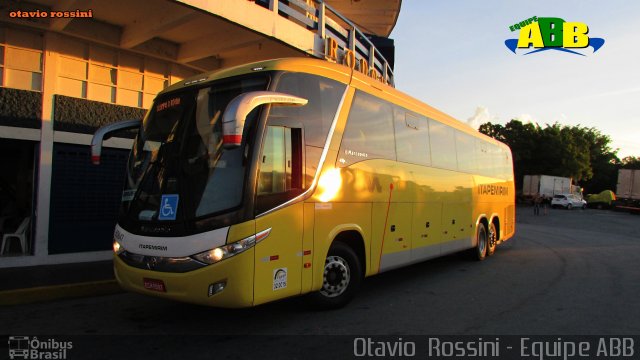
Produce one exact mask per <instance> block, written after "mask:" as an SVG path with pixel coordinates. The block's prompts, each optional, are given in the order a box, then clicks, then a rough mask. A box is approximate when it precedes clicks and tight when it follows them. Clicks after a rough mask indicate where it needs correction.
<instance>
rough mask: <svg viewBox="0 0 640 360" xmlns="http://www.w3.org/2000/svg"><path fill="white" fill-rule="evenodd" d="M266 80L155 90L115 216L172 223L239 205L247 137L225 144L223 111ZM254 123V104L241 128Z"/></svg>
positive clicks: (131, 158)
mask: <svg viewBox="0 0 640 360" xmlns="http://www.w3.org/2000/svg"><path fill="white" fill-rule="evenodd" d="M267 84H268V78H267V77H266V76H265V75H262V76H258V77H256V76H254V77H243V78H239V79H238V78H236V79H227V80H224V81H220V82H217V83H214V84H213V85H211V86H209V87H206V88H200V89H193V88H192V89H188V90H186V91H182V92H174V93H169V94H165V95H163V96H160V97H158V98H157V99H156V101H155V102H154V104H153V106H152V108H151V109H150V111H149V113H148V114H147V116H146V118H145V119H144V121H143V125H142V128H141V129H140V132H139V133H138V136H137V137H136V139H135V141H134V145H133V149H132V151H131V155H130V158H129V163H128V169H127V170H128V171H127V177H126V184H125V190H124V192H123V194H122V212H121V216H122V217H124V218H125V219H127V220H130V221H134V222H164V223H167V224H170V223H175V222H181V221H185V220H188V219H197V218H199V217H203V216H207V215H212V214H216V213H219V212H223V211H225V210H228V209H231V208H234V207H237V206H239V205H241V202H242V196H243V193H242V192H243V188H244V187H243V186H242V184H243V183H244V177H245V174H246V159H245V157H246V156H247V151H246V147H247V140H244V141H243V144H242V145H241V146H240V147H238V148H235V149H231V150H229V149H223V147H222V114H223V112H224V110H225V108H226V106H227V104H228V103H229V102H230V101H231V100H232V99H233V98H234V97H236V96H237V95H239V94H241V93H245V92H248V91H257V90H265V89H266V87H267ZM256 122H257V110H254V111H253V112H252V113H251V114H249V116H248V117H247V121H246V123H245V129H244V134H245V135H246V134H247V133H248V132H249V130H250V128H251V127H253V126H255V124H256ZM243 138H244V139H247V136H243Z"/></svg>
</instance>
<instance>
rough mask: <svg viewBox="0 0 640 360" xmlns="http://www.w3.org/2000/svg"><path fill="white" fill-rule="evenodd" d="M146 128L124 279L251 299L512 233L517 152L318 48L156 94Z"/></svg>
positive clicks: (130, 176) (332, 287) (141, 123)
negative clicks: (323, 55) (307, 55)
mask: <svg viewBox="0 0 640 360" xmlns="http://www.w3.org/2000/svg"><path fill="white" fill-rule="evenodd" d="M131 128H135V129H138V134H137V137H136V139H135V140H134V144H133V148H132V150H131V154H130V158H129V161H128V165H127V167H128V168H127V175H126V180H125V188H124V190H123V193H122V206H121V212H120V216H119V220H118V224H117V226H116V230H115V233H114V243H113V249H114V254H115V256H114V268H115V275H116V278H117V280H118V282H119V283H120V285H121V286H122V287H123V288H124V289H127V290H130V291H135V292H139V293H143V294H147V295H155V296H160V297H164V298H169V299H174V300H179V301H186V302H192V303H198V304H205V305H211V306H218V307H249V306H255V305H259V304H263V303H266V302H269V301H273V300H277V299H282V298H286V297H290V296H296V295H301V294H306V293H312V295H310V296H311V298H312V299H313V300H314V301H316V302H317V303H318V304H320V305H321V306H324V307H329V308H330V307H339V306H342V305H344V304H346V303H347V302H348V301H349V300H350V299H351V298H352V297H353V296H354V294H355V293H356V291H357V289H358V287H359V286H360V284H361V282H362V280H363V279H364V278H365V277H367V276H371V275H375V274H378V273H381V272H383V271H387V270H390V269H394V268H397V267H400V266H405V265H409V264H412V263H416V262H421V261H424V260H427V259H431V258H434V257H438V256H442V255H446V254H450V253H453V252H459V251H463V250H467V251H469V252H470V254H472V255H473V256H475V258H477V259H480V260H482V259H484V258H485V257H486V256H489V255H491V254H493V253H494V251H495V248H496V246H497V245H498V244H500V243H502V242H504V241H506V240H508V239H509V238H510V237H512V236H513V234H514V226H515V207H514V194H515V191H514V183H513V170H512V159H511V152H510V150H509V148H508V147H507V146H506V145H504V144H502V143H500V142H498V141H496V140H494V139H491V138H489V137H487V136H484V135H482V134H480V133H478V132H477V131H475V130H474V129H472V128H470V127H468V126H467V125H465V124H463V123H461V122H459V121H457V120H455V119H453V118H451V117H449V116H447V115H445V114H444V113H442V112H440V111H438V110H436V109H434V108H432V107H430V106H427V105H425V104H423V103H421V102H419V101H417V100H415V99H413V98H411V97H409V96H407V95H404V94H402V93H401V92H399V91H397V90H395V89H394V88H392V87H390V86H388V85H386V84H384V83H383V82H381V81H379V78H378V79H375V78H373V77H371V76H365V75H364V74H361V73H360V72H359V71H357V70H354V69H352V68H350V67H347V66H344V65H340V64H334V63H331V62H329V61H322V60H315V59H304V58H294V59H277V60H271V61H264V62H259V63H253V64H248V65H244V66H238V67H234V68H230V69H226V70H220V71H216V72H211V73H207V74H204V75H201V76H197V77H194V78H191V79H187V80H185V81H182V82H179V83H176V84H174V85H172V86H170V87H169V88H167V89H166V90H164V91H162V92H161V93H160V94H158V96H157V98H156V99H155V102H154V104H153V106H152V108H151V109H150V110H149V112H148V113H147V115H146V116H145V118H144V119H143V120H130V121H124V122H121V123H116V124H112V125H109V126H106V127H103V128H101V129H99V130H98V131H97V132H96V134H95V135H94V138H93V141H92V159H93V161H94V162H95V163H99V161H100V152H101V145H102V140H103V138H104V137H105V135H107V134H109V133H111V132H113V131H117V130H122V129H131Z"/></svg>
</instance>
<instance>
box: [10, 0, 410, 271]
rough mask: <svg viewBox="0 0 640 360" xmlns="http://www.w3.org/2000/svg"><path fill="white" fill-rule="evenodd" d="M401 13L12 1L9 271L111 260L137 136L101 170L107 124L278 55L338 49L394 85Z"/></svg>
mask: <svg viewBox="0 0 640 360" xmlns="http://www.w3.org/2000/svg"><path fill="white" fill-rule="evenodd" d="M400 5H401V0H326V1H319V0H288V1H282V0H281V1H278V0H255V1H253V0H224V1H218V0H216V1H213V0H144V1H143V0H56V1H51V0H28V1H16V0H3V1H2V3H0V239H4V241H3V242H2V243H1V244H0V245H3V246H2V247H1V248H0V268H4V267H19V266H33V265H44V264H61V263H71V262H86V261H99V260H107V259H110V258H111V244H112V237H113V229H114V225H115V223H116V220H117V216H118V208H119V205H120V198H121V193H122V185H123V183H122V182H123V180H124V169H125V164H126V162H127V158H128V153H129V148H130V147H131V144H132V138H133V136H135V134H129V135H127V134H125V135H122V136H123V137H114V138H111V139H109V140H107V141H106V142H105V148H104V150H103V159H102V164H101V166H94V165H92V164H91V161H90V153H89V152H90V149H89V144H90V141H91V136H92V134H93V132H94V131H95V130H96V129H97V128H98V127H100V126H103V125H105V124H109V123H112V122H117V121H121V120H126V119H138V118H142V117H143V116H144V114H145V112H146V110H145V109H148V108H149V107H150V106H151V103H152V101H153V99H154V97H155V95H156V94H157V93H158V92H159V91H161V90H162V89H164V88H166V87H167V86H169V85H171V84H173V83H175V82H179V81H182V80H183V79H185V78H187V77H190V76H192V75H196V74H198V73H201V72H204V71H210V70H215V69H221V68H225V67H230V66H234V65H239V64H243V63H248V62H252V61H258V60H265V59H271V58H280V57H291V56H306V57H316V58H327V51H326V48H327V44H328V43H329V42H330V43H331V44H332V46H334V47H335V46H337V47H338V49H339V50H340V51H342V52H343V53H344V51H347V50H349V51H351V52H352V53H353V54H355V55H354V58H355V59H356V60H357V61H356V62H358V61H361V60H362V61H365V62H367V63H368V65H369V67H370V68H372V69H374V71H375V72H377V74H378V76H380V77H382V78H384V79H385V81H387V82H391V83H392V82H393V52H394V51H393V50H394V49H393V40H391V39H388V36H389V34H390V33H391V30H392V29H393V27H394V26H395V23H396V21H397V18H398V14H399V12H400ZM327 60H329V61H340V59H338V58H327ZM356 66H357V65H356ZM5 235H8V236H5ZM5 238H6V239H5Z"/></svg>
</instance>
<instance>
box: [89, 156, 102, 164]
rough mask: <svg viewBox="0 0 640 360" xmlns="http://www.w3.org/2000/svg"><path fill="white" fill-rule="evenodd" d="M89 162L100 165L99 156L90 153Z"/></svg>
mask: <svg viewBox="0 0 640 360" xmlns="http://www.w3.org/2000/svg"><path fill="white" fill-rule="evenodd" d="M91 162H92V163H93V164H94V165H100V156H98V155H91Z"/></svg>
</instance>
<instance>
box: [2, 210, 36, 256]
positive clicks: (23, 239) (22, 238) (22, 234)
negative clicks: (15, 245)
mask: <svg viewBox="0 0 640 360" xmlns="http://www.w3.org/2000/svg"><path fill="white" fill-rule="evenodd" d="M29 220H31V218H29V217H26V218H24V220H22V223H20V226H18V229H17V230H16V232H14V233H9V234H4V236H3V237H2V246H1V247H0V255H2V254H4V251H5V247H6V245H7V240H10V239H11V238H16V239H18V241H19V242H20V248H21V249H22V253H23V254H26V253H27V227H28V226H29Z"/></svg>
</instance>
